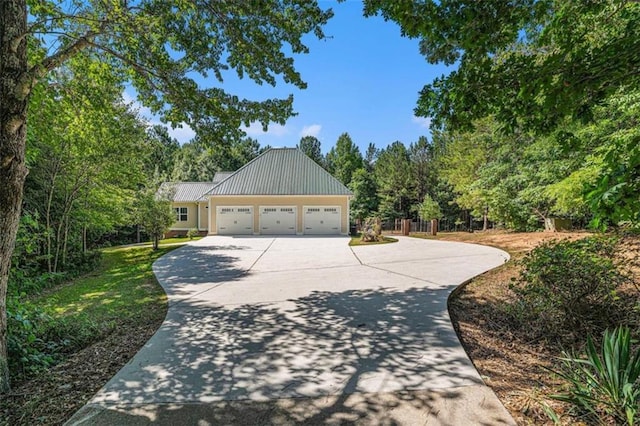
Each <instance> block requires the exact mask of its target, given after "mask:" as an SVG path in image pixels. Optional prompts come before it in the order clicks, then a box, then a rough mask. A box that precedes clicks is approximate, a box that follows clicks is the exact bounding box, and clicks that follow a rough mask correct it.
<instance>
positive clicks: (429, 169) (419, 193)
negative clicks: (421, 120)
mask: <svg viewBox="0 0 640 426" xmlns="http://www.w3.org/2000/svg"><path fill="white" fill-rule="evenodd" d="M408 151H409V161H410V163H411V179H412V180H413V182H415V186H414V191H415V193H414V194H413V195H412V198H413V199H415V200H417V201H418V202H420V201H421V200H423V199H424V197H425V196H426V195H427V194H431V193H433V191H434V188H435V187H436V185H437V179H438V178H437V175H436V172H437V168H436V162H435V148H434V146H433V145H432V144H431V143H430V142H429V140H428V139H427V138H426V137H425V136H421V137H420V138H418V141H417V142H415V143H411V144H410V145H409V149H408Z"/></svg>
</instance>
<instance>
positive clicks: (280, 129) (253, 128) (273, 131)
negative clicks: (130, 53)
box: [241, 121, 290, 136]
mask: <svg viewBox="0 0 640 426" xmlns="http://www.w3.org/2000/svg"><path fill="white" fill-rule="evenodd" d="M241 129H242V130H244V131H245V132H246V133H247V135H249V136H260V135H272V136H284V135H288V134H289V133H290V131H289V129H288V128H287V126H283V125H282V124H277V123H271V124H269V129H268V130H267V131H266V132H265V131H264V130H262V124H260V123H258V122H257V121H254V122H253V123H251V125H250V126H249V127H246V126H242V127H241Z"/></svg>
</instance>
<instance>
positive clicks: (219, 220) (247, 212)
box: [216, 206, 253, 235]
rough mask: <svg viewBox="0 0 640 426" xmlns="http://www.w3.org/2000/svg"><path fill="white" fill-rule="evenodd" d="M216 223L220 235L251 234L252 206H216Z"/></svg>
mask: <svg viewBox="0 0 640 426" xmlns="http://www.w3.org/2000/svg"><path fill="white" fill-rule="evenodd" d="M216 225H217V229H218V234H220V235H247V234H253V207H252V206H218V207H216Z"/></svg>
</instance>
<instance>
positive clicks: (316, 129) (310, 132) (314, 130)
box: [300, 124, 322, 138]
mask: <svg viewBox="0 0 640 426" xmlns="http://www.w3.org/2000/svg"><path fill="white" fill-rule="evenodd" d="M320 130H322V126H321V125H320V124H311V125H309V126H303V127H302V130H301V131H300V137H305V136H313V137H316V138H317V137H318V135H320Z"/></svg>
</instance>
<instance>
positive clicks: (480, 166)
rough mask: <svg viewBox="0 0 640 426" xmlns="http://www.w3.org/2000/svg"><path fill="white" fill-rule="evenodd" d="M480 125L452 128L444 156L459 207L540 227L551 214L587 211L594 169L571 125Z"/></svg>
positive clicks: (518, 226)
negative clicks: (540, 132)
mask: <svg viewBox="0 0 640 426" xmlns="http://www.w3.org/2000/svg"><path fill="white" fill-rule="evenodd" d="M475 125H476V126H475V129H474V130H473V131H468V132H450V133H449V134H448V135H447V136H446V137H445V138H444V139H443V146H444V153H443V154H442V156H441V158H440V159H439V162H440V163H441V164H442V165H441V167H440V169H439V170H441V173H442V176H443V178H444V179H445V180H446V182H447V183H449V184H450V185H451V186H452V188H453V190H454V191H455V193H456V197H455V201H456V203H457V204H458V205H459V206H460V207H462V208H464V209H468V210H470V211H471V213H472V214H473V215H474V216H483V215H485V214H488V217H489V218H490V219H491V220H493V221H495V222H498V223H503V224H505V225H506V226H507V227H509V228H511V229H515V230H533V229H538V228H540V227H541V225H542V223H543V221H544V220H545V219H546V218H547V217H549V216H551V215H562V216H564V217H569V218H572V219H577V220H583V219H584V218H585V217H587V216H588V210H587V204H586V202H585V200H584V198H583V197H582V193H583V191H584V185H585V184H586V183H587V182H588V181H589V178H590V176H593V174H594V172H593V171H589V169H588V168H587V167H588V166H586V165H585V164H586V163H585V162H586V161H587V158H588V155H589V148H588V147H589V144H588V143H587V142H584V141H583V140H582V139H580V138H577V137H575V136H574V135H573V134H572V133H571V132H568V131H558V132H556V133H554V134H552V135H549V136H545V137H534V136H533V135H532V134H529V133H527V132H521V131H517V132H513V133H510V134H504V133H501V132H500V131H499V128H498V124H497V123H496V122H495V120H493V119H491V118H485V119H483V120H478V121H476V122H475Z"/></svg>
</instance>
